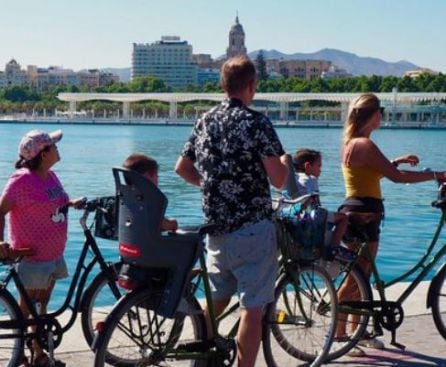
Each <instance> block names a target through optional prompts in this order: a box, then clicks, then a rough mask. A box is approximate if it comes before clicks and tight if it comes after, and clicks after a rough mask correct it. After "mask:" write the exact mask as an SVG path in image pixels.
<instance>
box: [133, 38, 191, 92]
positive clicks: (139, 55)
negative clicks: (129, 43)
mask: <svg viewBox="0 0 446 367" xmlns="http://www.w3.org/2000/svg"><path fill="white" fill-rule="evenodd" d="M150 75H151V76H155V77H158V78H160V79H162V80H163V81H164V82H165V83H166V84H167V85H168V86H170V87H172V88H184V87H187V86H188V85H194V84H196V81H197V66H196V64H195V63H194V61H193V58H192V46H191V45H189V44H188V43H187V41H182V40H181V39H180V37H176V36H163V37H161V41H157V42H155V43H152V44H137V43H134V44H133V52H132V68H131V79H132V80H133V79H135V78H137V77H141V76H150Z"/></svg>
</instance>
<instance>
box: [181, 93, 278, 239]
mask: <svg viewBox="0 0 446 367" xmlns="http://www.w3.org/2000/svg"><path fill="white" fill-rule="evenodd" d="M282 154H284V151H283V148H282V144H281V143H280V141H279V138H278V136H277V134H276V132H275V130H274V128H273V126H272V124H271V122H270V121H269V119H268V118H267V117H266V116H264V115H262V114H261V113H259V112H256V111H253V110H251V109H249V108H247V107H246V106H244V105H243V103H242V102H241V101H240V100H238V99H234V98H232V99H225V100H224V101H223V102H222V103H221V104H219V105H218V106H216V107H214V108H213V109H211V110H210V111H208V112H206V113H205V114H204V115H203V116H202V117H201V118H200V119H199V120H198V121H197V122H196V123H195V126H194V128H193V131H192V134H191V136H190V138H189V140H188V141H187V142H186V144H185V146H184V149H183V151H182V153H181V155H182V157H184V158H187V159H190V160H192V161H193V162H195V164H196V168H197V170H198V172H199V174H200V181H201V190H202V207H203V211H204V214H205V217H206V220H207V221H208V222H212V223H214V224H215V225H216V229H215V231H214V233H212V234H213V235H218V234H223V233H230V232H233V231H235V230H237V229H238V228H240V227H242V226H243V225H244V224H246V223H255V222H258V221H260V220H263V219H267V218H271V214H272V209H271V193H270V188H269V182H268V177H267V174H266V171H265V168H264V166H263V163H262V159H264V158H267V157H278V156H281V155H282Z"/></svg>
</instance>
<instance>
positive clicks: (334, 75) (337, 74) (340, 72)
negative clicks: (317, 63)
mask: <svg viewBox="0 0 446 367" xmlns="http://www.w3.org/2000/svg"><path fill="white" fill-rule="evenodd" d="M352 76H353V75H352V74H350V73H348V72H347V70H345V69H341V68H338V67H337V66H335V65H331V66H330V67H329V68H328V70H327V71H323V72H322V75H321V78H322V79H324V80H330V79H341V78H350V77H352Z"/></svg>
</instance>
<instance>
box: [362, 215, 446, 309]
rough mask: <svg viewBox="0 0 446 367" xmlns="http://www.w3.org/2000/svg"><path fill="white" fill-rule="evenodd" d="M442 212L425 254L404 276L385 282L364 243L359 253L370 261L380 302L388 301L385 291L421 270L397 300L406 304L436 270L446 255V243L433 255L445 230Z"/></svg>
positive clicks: (445, 218)
mask: <svg viewBox="0 0 446 367" xmlns="http://www.w3.org/2000/svg"><path fill="white" fill-rule="evenodd" d="M441 211H442V213H441V216H440V220H439V223H438V225H437V229H436V231H435V232H434V235H433V237H432V240H431V242H430V244H429V246H428V248H427V250H426V252H425V254H424V255H423V257H422V258H421V259H420V260H419V261H418V263H416V264H415V265H414V266H413V267H412V268H410V269H409V270H408V271H406V272H405V273H403V274H402V275H400V276H398V277H396V278H394V279H392V280H390V281H387V282H384V281H383V280H382V279H381V277H380V274H379V270H378V266H377V264H376V261H375V259H374V258H373V257H372V256H371V254H370V251H369V247H368V243H367V242H363V243H362V244H361V248H360V250H359V252H358V255H362V256H364V257H365V258H366V259H367V260H368V261H370V264H371V266H372V275H373V279H374V281H375V287H376V289H377V291H378V294H379V298H380V300H382V301H385V300H386V295H385V289H387V288H389V287H391V286H392V285H395V284H397V283H399V282H401V281H403V280H405V279H407V278H408V277H409V276H411V275H412V274H414V273H416V272H417V271H418V270H421V271H420V272H419V273H418V275H417V276H416V277H415V279H414V280H413V281H411V282H410V284H409V285H408V286H407V288H406V289H405V290H404V291H403V292H402V293H401V294H400V296H399V297H398V298H397V300H396V302H397V303H399V304H402V303H404V301H405V300H406V299H407V298H408V297H409V296H410V294H411V293H412V292H413V291H414V289H415V288H416V287H417V286H418V285H419V284H420V283H421V281H422V280H423V279H424V278H425V277H426V275H427V274H428V273H429V272H430V271H431V270H432V269H433V268H434V266H435V265H437V264H438V263H439V261H440V260H441V258H443V257H444V256H445V255H446V243H445V244H444V245H443V246H442V247H441V248H440V249H438V251H437V252H436V253H435V254H432V253H433V251H434V248H435V247H436V245H437V243H438V239H439V237H440V234H441V232H442V230H443V227H444V224H445V220H446V209H443V208H442V209H441ZM358 257H359V256H358ZM361 314H363V313H361Z"/></svg>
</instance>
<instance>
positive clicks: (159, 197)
mask: <svg viewBox="0 0 446 367" xmlns="http://www.w3.org/2000/svg"><path fill="white" fill-rule="evenodd" d="M113 175H114V179H115V184H116V195H117V197H118V198H119V210H118V212H119V214H118V223H119V231H118V238H119V252H120V255H121V257H122V260H123V262H124V263H127V264H129V265H131V266H130V267H127V269H128V270H129V271H131V272H133V275H132V274H131V273H130V277H133V278H134V279H135V280H137V281H138V279H139V282H140V286H150V284H149V283H150V282H151V281H150V279H148V278H149V277H148V276H144V274H146V275H147V274H148V273H149V274H150V273H151V272H152V270H150V269H167V270H168V272H167V274H168V276H167V277H166V279H165V280H164V284H163V288H162V290H161V291H158V293H160V294H161V296H160V299H159V303H158V304H157V305H155V306H154V308H155V309H156V312H157V313H158V314H160V315H162V316H165V317H173V315H174V314H175V312H176V310H177V307H178V304H179V302H180V300H181V297H182V295H183V293H184V290H185V288H186V285H187V278H188V276H189V273H190V271H191V269H192V267H193V265H194V264H195V262H196V261H197V258H198V251H199V250H200V241H199V236H198V234H197V233H187V234H169V233H167V234H164V233H162V232H161V223H162V220H163V218H164V214H165V210H166V207H167V198H166V196H165V195H164V194H163V193H162V192H161V191H160V190H159V189H158V187H156V186H155V185H154V184H153V183H152V182H151V181H149V180H147V179H146V178H144V177H143V176H142V175H140V174H139V173H137V172H135V171H130V170H126V169H123V168H113ZM138 269H139V270H138ZM135 271H136V272H138V271H139V272H141V273H142V276H139V277H138V276H137V275H136V274H135ZM123 276H127V277H128V276H129V275H128V274H123ZM144 279H146V281H145V280H144ZM158 286H159V284H158Z"/></svg>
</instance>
